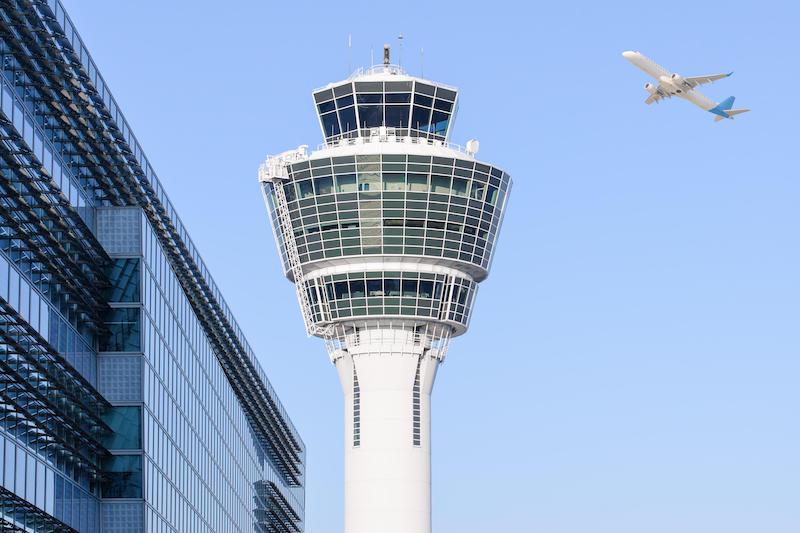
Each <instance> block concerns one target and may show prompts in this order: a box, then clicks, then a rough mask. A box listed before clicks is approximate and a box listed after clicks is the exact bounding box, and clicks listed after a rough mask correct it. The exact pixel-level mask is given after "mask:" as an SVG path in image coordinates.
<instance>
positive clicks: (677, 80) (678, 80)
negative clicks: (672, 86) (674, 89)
mask: <svg viewBox="0 0 800 533" xmlns="http://www.w3.org/2000/svg"><path fill="white" fill-rule="evenodd" d="M671 78H672V81H674V82H675V83H676V84H678V85H680V83H681V82H682V81H683V76H681V75H680V74H673V75H672V76H671Z"/></svg>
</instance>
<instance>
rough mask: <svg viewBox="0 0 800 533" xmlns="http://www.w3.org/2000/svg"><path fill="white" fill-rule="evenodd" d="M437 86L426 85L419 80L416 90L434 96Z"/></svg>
mask: <svg viewBox="0 0 800 533" xmlns="http://www.w3.org/2000/svg"><path fill="white" fill-rule="evenodd" d="M435 90H436V87H434V86H433V85H426V84H424V83H419V82H417V86H416V91H417V92H418V93H422V94H427V95H428V96H433V94H434V91H435Z"/></svg>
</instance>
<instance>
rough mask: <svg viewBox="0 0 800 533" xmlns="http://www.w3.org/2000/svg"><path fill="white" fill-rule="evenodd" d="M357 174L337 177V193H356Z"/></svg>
mask: <svg viewBox="0 0 800 533" xmlns="http://www.w3.org/2000/svg"><path fill="white" fill-rule="evenodd" d="M356 190H357V187H356V176H355V174H344V175H342V176H336V192H356Z"/></svg>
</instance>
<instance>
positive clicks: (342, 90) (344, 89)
mask: <svg viewBox="0 0 800 533" xmlns="http://www.w3.org/2000/svg"><path fill="white" fill-rule="evenodd" d="M352 93H353V84H352V83H345V84H343V85H339V86H338V87H334V88H333V94H334V95H336V96H337V97H338V96H344V95H345V94H352Z"/></svg>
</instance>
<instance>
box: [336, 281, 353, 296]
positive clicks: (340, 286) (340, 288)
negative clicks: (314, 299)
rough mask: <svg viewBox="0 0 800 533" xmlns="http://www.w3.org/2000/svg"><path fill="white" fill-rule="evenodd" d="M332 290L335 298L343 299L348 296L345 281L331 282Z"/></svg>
mask: <svg viewBox="0 0 800 533" xmlns="http://www.w3.org/2000/svg"><path fill="white" fill-rule="evenodd" d="M333 292H334V294H335V295H336V299H337V300H343V299H345V298H347V297H348V295H349V290H348V287H347V282H346V281H337V282H336V283H334V284H333Z"/></svg>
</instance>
